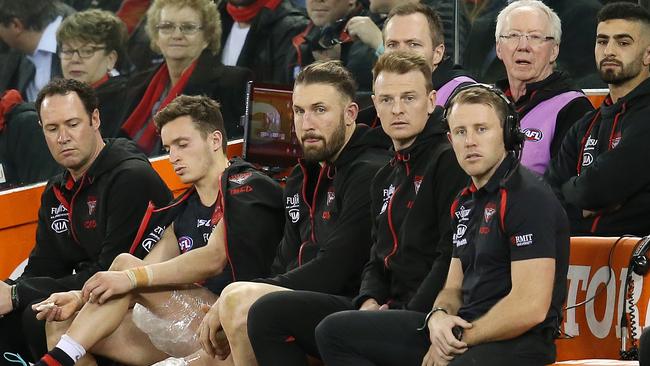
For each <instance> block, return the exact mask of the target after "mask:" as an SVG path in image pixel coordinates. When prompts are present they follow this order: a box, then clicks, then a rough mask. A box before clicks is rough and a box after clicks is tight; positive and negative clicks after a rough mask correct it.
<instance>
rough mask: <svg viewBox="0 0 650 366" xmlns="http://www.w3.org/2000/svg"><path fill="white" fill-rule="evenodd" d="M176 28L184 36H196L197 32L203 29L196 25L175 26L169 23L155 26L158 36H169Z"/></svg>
mask: <svg viewBox="0 0 650 366" xmlns="http://www.w3.org/2000/svg"><path fill="white" fill-rule="evenodd" d="M176 28H178V29H179V30H180V31H181V33H183V34H184V35H186V36H189V35H192V34H196V32H198V31H199V30H201V29H203V27H202V26H201V25H199V24H196V23H181V24H176V23H171V22H164V23H159V24H158V25H157V26H156V29H158V32H159V33H160V34H164V35H170V34H173V33H174V31H175V30H176Z"/></svg>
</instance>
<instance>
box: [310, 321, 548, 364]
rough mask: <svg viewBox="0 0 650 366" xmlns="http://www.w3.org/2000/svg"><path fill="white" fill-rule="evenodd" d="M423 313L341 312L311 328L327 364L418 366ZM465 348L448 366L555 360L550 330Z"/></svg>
mask: <svg viewBox="0 0 650 366" xmlns="http://www.w3.org/2000/svg"><path fill="white" fill-rule="evenodd" d="M424 317H425V314H423V313H419V312H414V311H405V310H384V311H344V312H340V313H336V314H332V315H330V316H328V317H326V318H325V319H324V320H323V321H322V322H321V323H320V324H319V325H318V327H317V328H316V341H317V343H318V349H319V350H320V354H321V356H322V359H323V361H324V362H325V364H327V366H343V365H346V366H348V365H350V366H352V365H354V366H371V365H382V366H383V365H399V366H408V365H414V366H420V365H421V364H422V359H423V358H424V355H425V354H426V352H427V350H428V349H429V346H430V345H431V343H430V342H429V334H428V331H418V330H417V328H418V327H420V326H421V325H422V323H423V322H424ZM547 333H548V334H542V333H541V332H529V333H526V334H524V335H522V336H520V337H517V338H514V339H511V340H507V341H500V342H490V343H485V344H481V345H478V346H474V347H471V348H469V349H468V350H467V351H466V352H465V353H464V354H462V355H460V356H458V357H456V358H455V359H454V360H453V361H452V362H451V363H450V366H465V365H481V366H492V365H494V366H497V365H498V366H508V365H513V366H515V365H527V366H528V365H530V366H536V365H547V364H549V363H553V362H554V361H555V343H554V342H553V338H552V332H547Z"/></svg>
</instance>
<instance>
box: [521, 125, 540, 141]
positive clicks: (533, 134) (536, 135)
mask: <svg viewBox="0 0 650 366" xmlns="http://www.w3.org/2000/svg"><path fill="white" fill-rule="evenodd" d="M523 133H524V135H525V136H526V141H541V140H542V138H543V137H544V134H542V131H540V130H538V129H536V128H526V129H524V131H523Z"/></svg>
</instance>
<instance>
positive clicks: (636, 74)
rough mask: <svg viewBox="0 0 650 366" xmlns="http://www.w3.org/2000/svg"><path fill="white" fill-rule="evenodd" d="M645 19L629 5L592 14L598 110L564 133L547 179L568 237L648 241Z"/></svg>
mask: <svg viewBox="0 0 650 366" xmlns="http://www.w3.org/2000/svg"><path fill="white" fill-rule="evenodd" d="M648 31H650V13H649V12H648V11H647V10H645V9H644V8H642V7H641V6H638V5H635V4H630V3H612V4H608V5H606V6H605V7H603V9H602V10H601V11H600V13H599V14H598V31H597V36H596V49H595V55H596V60H597V61H596V65H597V66H598V69H599V73H600V77H601V78H602V79H603V81H605V82H606V83H607V84H608V85H609V95H608V96H607V98H606V99H605V101H604V102H603V104H602V105H601V107H600V108H599V109H597V110H596V111H594V112H591V113H589V114H587V115H586V116H584V118H582V119H581V120H579V121H578V122H577V123H576V124H575V125H574V126H573V127H572V128H571V129H570V130H569V131H568V133H567V135H566V137H565V139H564V142H563V143H562V147H561V149H560V153H559V154H558V156H557V157H556V158H555V159H554V160H553V161H552V162H551V165H550V166H549V170H548V172H547V175H546V179H547V180H548V182H549V183H550V184H551V186H552V187H553V188H554V190H555V193H556V194H557V195H558V197H559V198H560V201H562V203H563V205H564V208H565V209H566V211H567V213H568V215H569V220H570V221H571V234H572V235H600V236H618V235H623V234H633V235H638V236H644V235H648V234H650V209H649V208H648V207H649V205H650V171H648V169H645V168H643V167H641V166H640V165H639V164H640V163H641V162H644V161H648V158H650V154H649V151H650V150H648V145H647V141H648V138H650V128H649V127H648V123H647V118H648V114H649V113H650V80H649V79H648V78H649V77H650V71H649V66H650V39H648V37H646V36H645V35H646V34H648Z"/></svg>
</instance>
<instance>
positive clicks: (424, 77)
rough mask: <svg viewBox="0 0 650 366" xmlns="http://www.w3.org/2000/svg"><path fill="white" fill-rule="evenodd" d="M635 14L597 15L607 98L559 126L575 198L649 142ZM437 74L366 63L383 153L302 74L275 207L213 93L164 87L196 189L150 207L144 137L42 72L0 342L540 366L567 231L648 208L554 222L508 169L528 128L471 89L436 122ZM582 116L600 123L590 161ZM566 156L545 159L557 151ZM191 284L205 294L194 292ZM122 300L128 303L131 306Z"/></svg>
mask: <svg viewBox="0 0 650 366" xmlns="http://www.w3.org/2000/svg"><path fill="white" fill-rule="evenodd" d="M648 27H650V16H649V15H648V13H647V11H645V10H643V9H642V8H640V7H638V6H636V5H632V4H614V5H610V6H607V7H605V8H604V9H603V11H602V12H601V14H600V18H599V28H598V32H599V33H598V44H597V46H596V57H597V59H598V60H599V68H600V70H601V74H602V76H603V78H604V79H605V80H606V81H607V82H608V83H609V84H610V98H609V99H608V102H606V103H605V105H604V106H603V107H602V108H600V109H599V110H598V111H597V112H595V113H592V114H589V115H587V116H586V117H585V118H583V119H581V120H580V121H579V122H578V123H577V124H576V125H575V126H576V127H574V128H573V129H572V131H573V130H576V131H582V130H585V131H586V132H584V137H581V136H580V134H579V132H575V133H574V134H575V135H577V136H578V137H576V141H567V140H565V142H564V143H563V149H565V150H568V151H569V150H570V151H573V150H571V146H572V145H576V144H577V143H580V139H582V141H583V142H582V144H583V145H584V146H583V147H582V148H581V151H579V152H578V151H577V149H574V150H575V151H576V152H575V153H574V154H573V155H574V156H580V155H582V156H586V155H585V154H583V153H589V154H591V155H590V156H592V159H593V161H590V162H587V161H585V160H583V161H582V164H577V162H576V164H573V165H571V164H568V165H570V168H572V169H575V166H577V167H578V169H579V170H582V172H581V174H579V175H575V174H571V175H570V178H569V179H566V180H564V181H563V182H562V183H561V184H559V185H558V184H555V183H554V182H553V181H552V180H551V181H550V182H551V186H552V187H553V188H554V189H555V190H556V192H555V193H557V194H559V195H560V197H561V198H565V200H567V201H568V199H567V198H566V196H569V195H568V193H571V192H573V191H576V190H578V189H580V188H582V187H581V184H585V183H583V182H582V181H581V180H582V178H583V177H584V176H585V175H587V174H596V175H598V173H599V168H600V164H612V163H611V162H610V159H617V154H616V153H618V152H619V151H623V153H624V150H623V149H621V147H622V146H625V147H626V149H625V150H627V149H631V148H632V147H629V146H630V145H632V146H634V140H635V139H636V138H637V137H636V135H643V134H642V131H643V129H642V127H641V126H640V125H639V126H637V125H634V123H635V122H634V120H635V119H634V116H636V115H637V114H641V113H643V112H644V111H645V109H646V108H648V107H647V103H645V104H644V103H642V102H643V101H644V99H642V98H644V97H645V94H644V88H645V87H646V86H645V85H646V84H647V83H648V81H647V80H648V76H650V70H649V69H648V65H650V46H649V45H648V43H649V41H648V40H644V39H643V38H641V37H640V35H641V34H643V33H644V32H645V31H647V28H648ZM621 30H624V32H623V33H621ZM530 36H531V35H529V34H525V35H522V36H521V37H520V39H523V38H527V37H530ZM430 74H431V69H430V66H429V63H428V62H427V60H425V59H424V58H422V57H421V56H417V55H415V54H414V53H410V52H394V53H389V54H386V55H383V56H381V57H380V58H379V60H378V62H377V64H376V65H375V67H374V69H373V78H374V80H373V88H374V95H373V102H374V104H375V107H376V110H377V114H378V117H379V119H380V121H381V124H382V130H383V132H385V133H386V134H387V135H388V136H389V137H390V140H391V142H392V148H393V150H394V153H393V156H392V158H391V157H390V156H389V152H388V149H387V146H385V145H384V139H383V138H382V137H381V132H382V130H378V129H370V128H368V127H365V126H363V125H356V123H355V120H356V117H357V114H358V106H357V105H356V103H354V102H353V100H354V93H355V86H354V85H355V82H354V80H353V78H352V76H351V74H350V73H349V71H347V70H345V69H344V68H342V67H341V66H340V65H339V64H337V63H335V62H322V63H316V64H313V65H311V66H309V67H306V68H305V69H304V70H302V71H301V73H300V74H298V77H297V79H296V82H295V85H294V93H293V112H294V123H295V128H296V133H297V135H298V136H299V140H300V142H301V145H302V147H303V152H304V159H303V160H302V161H301V162H300V164H299V166H297V167H296V168H295V169H294V171H293V172H292V174H291V175H290V177H289V178H288V180H287V185H286V187H285V188H284V200H282V199H281V198H280V195H281V194H282V191H281V189H280V188H279V187H278V185H277V183H275V182H274V181H272V180H270V179H269V178H266V177H264V176H262V175H261V174H260V173H258V172H256V171H255V170H254V169H252V167H251V166H249V165H248V164H246V163H244V162H241V161H239V160H233V161H231V162H230V163H228V161H227V160H226V158H225V155H224V147H225V135H226V133H225V131H224V127H223V119H222V118H221V116H220V114H219V112H218V107H217V105H216V104H215V103H214V102H212V101H211V100H210V99H209V98H207V97H188V96H182V97H179V98H177V99H175V100H174V101H172V102H171V103H170V104H169V105H167V106H166V107H165V108H163V109H162V110H161V111H160V112H159V113H158V114H156V116H155V118H154V120H155V122H156V125H157V126H158V128H159V130H160V134H161V138H162V143H163V145H164V146H165V148H166V149H168V150H169V152H170V161H171V162H172V164H173V165H174V169H175V171H176V173H177V174H178V175H179V176H180V177H181V179H182V180H183V181H184V182H187V183H192V184H193V189H192V190H190V191H188V192H187V193H186V194H183V195H182V196H181V197H180V198H179V199H177V200H176V201H174V202H173V203H172V204H171V205H170V206H168V207H167V208H166V209H154V208H153V207H150V208H149V209H147V207H146V206H147V204H146V202H148V201H149V200H152V201H154V203H155V204H156V206H161V205H164V204H165V202H166V200H167V199H168V198H169V194H168V192H167V191H166V188H165V187H164V185H163V184H162V182H161V181H160V180H159V178H157V176H156V175H155V172H153V171H152V170H151V168H150V167H148V166H147V163H146V161H145V160H146V159H145V158H144V156H143V155H142V154H141V153H138V152H137V150H136V149H135V145H134V144H132V143H129V142H126V141H124V140H119V139H118V140H107V141H104V140H102V139H101V135H100V133H99V132H98V131H99V126H100V118H99V117H100V113H99V112H98V109H97V103H96V101H93V97H92V95H93V91H92V89H90V88H89V87H88V86H87V85H85V84H82V83H78V82H75V81H71V80H56V81H53V82H51V83H50V84H49V85H48V86H47V87H46V88H44V89H43V90H42V91H41V93H40V94H39V98H38V100H37V103H36V105H37V110H38V112H39V114H40V119H41V122H42V126H43V131H44V134H45V138H46V141H47V143H48V147H49V148H50V151H51V153H52V155H53V156H54V158H55V159H56V160H57V161H58V162H59V163H60V164H61V165H63V166H64V167H65V168H66V169H67V173H66V174H64V175H63V176H59V177H57V178H54V179H53V180H51V181H50V184H49V185H48V188H47V189H46V191H45V193H44V194H43V201H42V202H43V204H42V207H41V210H40V213H39V229H38V236H37V243H36V247H35V249H34V251H33V253H32V255H31V256H30V261H29V264H28V267H27V268H26V270H25V274H24V275H23V276H22V277H21V278H20V279H18V281H17V282H16V283H15V284H11V285H2V284H0V285H1V287H0V292H1V294H0V314H3V315H5V316H4V317H3V318H2V319H0V325H1V326H2V328H3V330H4V329H13V330H14V331H16V330H18V329H24V331H23V332H22V334H21V336H16V334H15V333H14V334H13V335H12V334H11V333H9V332H5V331H3V332H2V337H3V338H6V339H2V346H3V347H7V348H6V349H7V350H11V349H12V347H15V348H14V349H16V348H20V347H25V346H26V345H25V344H24V341H25V339H26V338H25V337H27V336H29V337H30V338H31V339H30V346H31V347H32V349H33V351H34V353H35V354H37V355H39V356H40V354H43V353H45V348H46V347H45V346H44V345H43V342H44V339H45V337H44V335H43V324H42V322H40V323H39V322H37V321H35V320H34V314H33V312H32V308H33V309H34V310H35V311H36V312H37V313H38V315H37V317H38V318H39V319H48V320H50V321H51V322H49V323H48V326H47V330H48V332H47V333H48V341H49V343H50V348H52V347H54V348H53V349H52V350H51V351H50V352H49V353H48V354H47V355H46V356H44V357H43V358H42V362H44V363H46V364H48V365H58V364H63V365H67V364H71V363H73V362H75V361H78V360H80V359H81V358H82V357H83V356H84V355H85V354H86V351H89V352H90V353H92V354H95V355H101V356H107V357H109V358H111V359H115V360H117V361H120V362H122V363H125V364H151V363H153V362H156V361H160V360H163V359H164V358H165V357H167V355H171V356H174V357H176V358H177V359H176V360H169V361H167V362H172V361H180V360H179V359H181V358H182V359H183V361H182V362H186V363H193V362H201V363H211V362H216V363H218V362H219V361H217V360H215V359H214V358H213V357H214V356H215V355H218V356H219V357H218V358H219V359H223V360H224V362H226V363H227V362H234V364H237V365H242V364H244V365H248V364H255V363H256V362H258V363H259V364H283V365H286V364H305V362H306V357H305V355H306V354H309V355H311V356H314V357H320V358H322V359H323V360H324V361H325V362H326V363H327V364H328V365H362V364H382V363H389V364H421V363H424V364H440V365H445V364H448V363H451V364H455V365H464V364H475V363H476V362H477V361H480V363H481V364H490V363H489V362H493V364H500V365H503V364H522V363H527V364H547V363H549V362H553V360H554V358H555V348H554V347H555V346H554V342H553V339H554V336H555V334H556V331H557V329H558V326H559V324H560V322H561V309H562V304H563V301H564V298H565V292H566V289H565V286H566V284H565V282H566V281H565V277H566V271H567V265H568V263H567V262H568V245H569V221H570V223H571V227H572V230H575V228H576V227H577V228H579V227H580V224H581V223H582V222H583V221H581V220H583V219H584V220H590V221H591V222H594V224H593V225H591V226H592V229H594V228H595V229H598V226H599V225H605V224H607V225H608V226H606V227H609V225H614V224H615V223H616V222H617V221H616V220H621V217H622V216H623V217H624V216H625V215H630V214H634V215H636V216H640V215H642V213H640V212H638V211H635V210H636V207H638V205H640V203H639V202H630V201H632V200H631V199H627V200H625V201H622V202H620V203H618V204H616V206H612V205H605V206H583V207H585V210H584V211H585V212H579V217H577V218H576V217H575V216H572V214H574V213H573V212H572V211H571V208H572V207H571V206H570V205H566V204H565V209H566V211H567V213H568V219H567V214H566V213H565V210H564V209H563V208H562V205H561V204H560V202H559V201H558V200H557V198H556V196H555V195H554V194H553V193H554V192H553V191H552V190H551V189H550V188H549V187H548V186H546V185H545V184H544V183H543V182H542V180H541V179H540V177H539V175H537V174H535V173H531V172H530V171H529V170H528V169H527V168H525V167H524V166H523V163H522V164H521V165H520V164H519V157H518V154H519V153H520V152H521V149H522V145H524V146H525V144H524V136H522V135H521V133H520V132H519V126H518V113H517V111H516V106H515V105H514V104H513V103H512V102H511V101H510V99H508V96H507V95H505V94H504V93H502V92H500V91H499V90H498V89H495V88H492V87H489V86H483V85H474V84H469V85H463V86H461V87H460V88H458V89H457V91H456V92H455V94H453V96H452V97H451V100H450V102H449V103H447V108H446V110H445V112H444V113H443V109H442V108H438V107H436V106H435V104H436V102H435V100H436V92H435V91H434V89H433V85H432V83H431V79H430V77H429V76H430ZM639 101H640V102H641V103H639V104H637V102H639ZM608 108H609V109H611V110H615V111H616V112H614V113H611V112H610V111H608V110H607V109H608ZM607 112H610V113H609V114H610V115H611V118H612V120H613V121H612V123H609V124H608V122H607V120H606V119H605V118H606V116H607V114H608V113H607ZM630 116H632V118H630ZM637 123H638V122H637ZM595 124H600V125H602V126H603V127H604V128H607V129H608V130H609V131H610V132H609V134H608V136H610V138H609V140H606V144H607V147H605V148H600V149H602V150H603V151H600V154H596V153H597V152H598V149H597V148H598V147H599V146H600V145H599V144H598V142H597V141H594V140H595V139H596V138H597V137H598V136H599V135H600V132H596V131H593V130H594V129H599V128H600V127H594V126H595ZM605 124H608V126H607V127H605ZM617 124H619V126H616V125H617ZM616 128H618V129H620V131H621V133H620V135H618V134H617V132H616ZM627 128H629V129H630V131H631V132H628V131H627V130H626V129H627ZM639 130H641V131H639ZM601 132H602V131H601ZM571 133H572V132H570V133H569V136H571ZM604 133H606V132H604ZM627 133H632V135H631V137H629V136H630V135H628V134H627ZM590 134H594V135H593V136H592V135H590ZM447 140H448V141H447ZM630 140H631V141H630ZM589 141H591V142H589ZM614 141H615V143H613V142H614ZM587 149H589V150H587ZM452 150H453V153H455V154H452ZM582 150H584V151H582ZM562 158H563V156H562V153H561V154H560V157H559V158H558V159H555V160H553V162H552V163H551V167H552V168H554V169H558V170H559V169H560V167H562V166H563V164H567V163H566V160H567V158H564V160H563V159H562ZM618 159H619V160H620V157H619V158H618ZM619 164H620V163H619ZM127 172H128V174H127ZM463 172H464V173H463ZM136 173H137V174H136ZM636 174H642V172H636ZM467 176H469V177H470V178H471V180H470V184H469V186H467V187H466V188H464V189H463V186H464V185H466V183H467V179H468V178H467ZM548 176H549V177H553V175H551V174H548ZM615 178H617V177H614V179H615ZM610 180H611V179H609V180H608V178H607V177H601V178H600V180H599V181H598V183H599V184H604V183H606V182H610ZM611 184H612V186H611V187H618V186H621V185H625V184H630V183H629V182H619V181H612V182H611ZM154 187H158V188H157V189H155V188H154ZM644 188H645V186H644ZM572 190H573V191H572ZM459 191H460V192H461V193H460V194H459V195H458V196H455V195H456V193H457V192H459ZM635 192H636V191H635ZM613 194H616V197H615V198H618V197H619V196H620V195H621V194H622V193H621V192H615V193H613ZM121 196H124V197H121ZM454 197H456V198H455V199H454ZM579 197H581V198H583V199H590V200H607V199H608V198H607V197H583V196H579ZM636 198H638V199H637V201H638V200H642V199H643V195H642V194H641V195H638V197H636ZM609 199H612V198H611V197H610V198H609ZM283 202H284V214H282V213H281V211H282V209H283V207H282V204H283ZM570 204H572V203H570ZM73 213H74V215H73ZM86 213H87V214H86ZM368 213H370V214H368ZM450 213H451V225H450V221H449V216H447V215H449V214H450ZM143 216H144V217H145V218H146V220H145V221H144V222H143V223H142V224H141V225H140V226H138V223H139V218H140V217H143ZM258 217H260V219H257V218H258ZM628 217H629V216H628ZM283 220H284V231H283V232H282V227H283V225H282V221H283ZM252 221H254V222H252ZM646 221H647V220H646ZM251 223H252V225H251ZM624 223H625V224H627V225H629V227H632V225H633V224H634V222H631V220H629V219H625V221H624ZM637 225H638V224H637ZM643 225H645V223H641V224H640V225H638V226H636V227H635V230H643ZM595 229H594V230H595ZM155 242H158V244H155V245H153V243H155ZM277 243H279V244H278V246H277V251H276V249H275V248H276V244H277ZM80 248H81V250H80ZM195 248H196V249H195ZM191 249H195V250H191ZM127 251H129V252H131V253H132V254H119V253H121V252H127ZM147 253H149V254H147ZM118 254H119V255H118ZM274 256H275V257H274ZM113 258H114V259H113ZM368 259H369V260H368ZM271 262H272V263H273V264H272V265H271ZM109 265H110V271H107V272H99V271H101V270H105V269H107V268H108V267H109ZM73 269H74V270H75V273H74V274H72V270H73ZM362 269H363V270H362ZM97 272H99V273H97ZM251 280H253V281H252V282H245V281H251ZM198 282H201V283H202V284H203V287H196V286H194V285H191V284H192V283H198ZM231 282H232V283H231ZM79 289H81V290H79ZM170 289H173V291H170ZM68 290H72V291H71V292H61V291H68ZM53 292H58V293H55V294H54V295H51V296H50V294H51V293H53ZM48 296H49V297H48ZM43 298H47V299H46V300H45V301H41V300H42V299H43ZM134 303H138V304H140V305H141V306H140V307H137V306H136V307H135V308H133V310H130V308H131V305H133V304H134ZM201 304H203V305H206V306H204V308H205V310H206V315H205V317H204V318H203V319H202V320H201V317H202V313H201V310H202V309H201V308H202V307H201ZM531 304H532V306H531ZM208 305H211V306H208ZM142 306H144V308H142ZM185 309H189V310H191V312H188V310H185ZM358 309H360V310H370V311H358ZM387 309H391V311H385V310H387ZM78 310H79V312H78V313H76V312H77V311H78ZM393 310H395V311H393ZM429 310H430V312H429V313H428V314H426V312H427V311H429ZM75 314H76V315H75ZM152 318H153V319H157V320H155V321H151V319H152ZM188 319H189V320H188ZM160 324H162V326H163V327H165V326H166V327H167V328H168V329H166V330H161V328H156V326H158V325H160ZM182 324H184V325H185V327H182V328H181V329H178V328H179V325H182ZM420 325H424V326H423V327H420V328H421V329H423V330H416V328H418V326H420ZM27 328H29V329H27ZM427 328H428V333H427V332H426V331H425V329H427ZM163 329H165V328H163ZM172 329H173V331H172ZM142 332H144V333H145V334H147V335H148V336H149V337H147V338H145V337H143V336H142ZM170 332H175V333H173V334H170ZM197 333H198V336H194V334H197ZM170 339H182V340H183V342H181V343H178V342H176V343H174V342H170ZM398 340H399V341H398ZM405 340H406V341H405ZM22 352H23V353H25V352H26V351H25V350H23V351H22ZM229 355H230V358H227V356H229Z"/></svg>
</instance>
